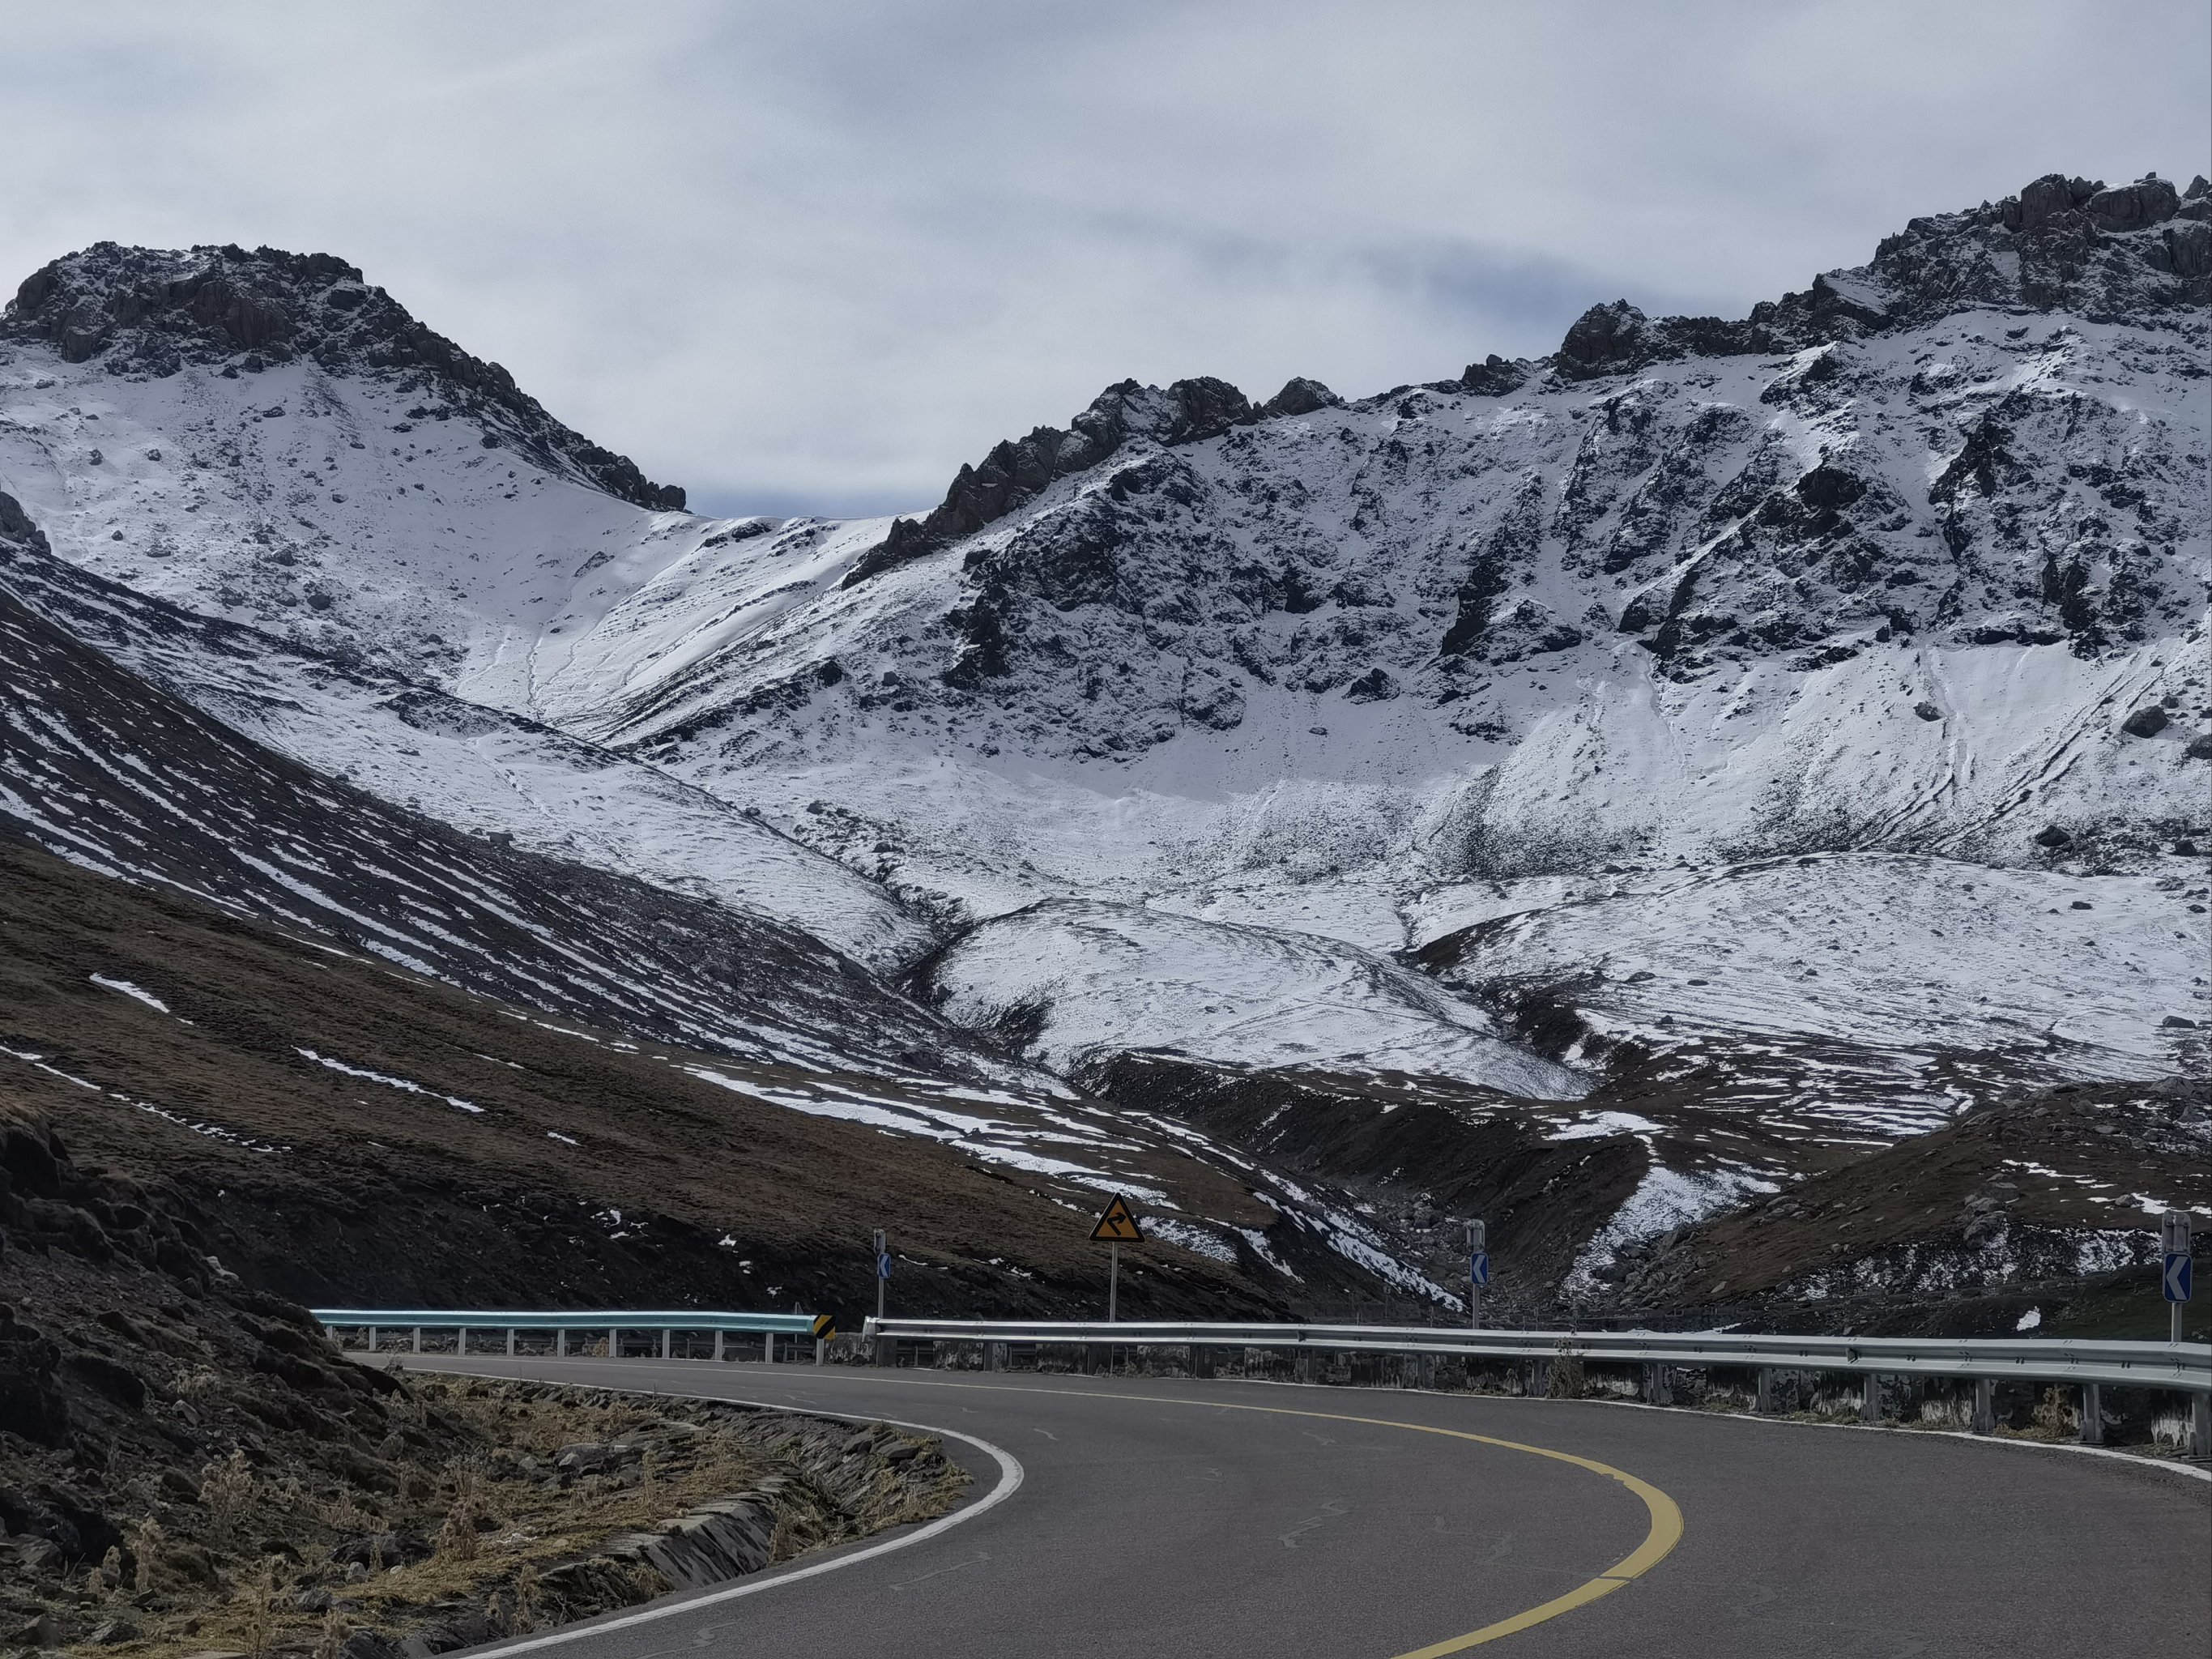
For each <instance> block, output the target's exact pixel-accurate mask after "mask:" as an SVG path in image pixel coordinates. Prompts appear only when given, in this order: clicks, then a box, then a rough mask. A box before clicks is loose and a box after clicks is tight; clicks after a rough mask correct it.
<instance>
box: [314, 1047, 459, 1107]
mask: <svg viewBox="0 0 2212 1659" xmlns="http://www.w3.org/2000/svg"><path fill="white" fill-rule="evenodd" d="M295 1053H297V1054H299V1056H300V1058H301V1059H302V1060H312V1061H313V1063H314V1064H316V1065H318V1066H328V1067H329V1068H330V1069H331V1071H333V1072H342V1073H344V1074H345V1075H346V1076H348V1077H357V1078H359V1079H362V1081H363V1082H365V1083H379V1084H381V1085H384V1086H385V1087H386V1088H387V1089H398V1090H399V1091H402V1092H404V1093H406V1094H410V1095H422V1096H425V1097H428V1098H429V1099H431V1100H442V1101H444V1102H445V1103H446V1104H447V1105H448V1106H451V1107H453V1109H455V1110H456V1111H462V1112H471V1113H474V1114H475V1115H477V1116H479V1117H481V1116H482V1115H483V1107H481V1106H479V1105H477V1103H476V1102H474V1101H473V1100H463V1099H462V1098H461V1097H459V1095H449V1094H445V1093H442V1092H441V1091H438V1090H436V1089H426V1088H424V1087H423V1086H422V1085H421V1084H419V1083H410V1081H408V1079H405V1078H404V1077H393V1076H392V1074H391V1073H388V1072H374V1071H371V1070H370V1069H369V1068H368V1067H367V1066H349V1065H347V1064H346V1062H345V1061H343V1060H333V1059H331V1056H330V1055H328V1054H317V1053H316V1052H315V1051H314V1050H313V1048H300V1049H296V1050H295Z"/></svg>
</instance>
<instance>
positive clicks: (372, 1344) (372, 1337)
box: [368, 1325, 376, 1353]
mask: <svg viewBox="0 0 2212 1659" xmlns="http://www.w3.org/2000/svg"><path fill="white" fill-rule="evenodd" d="M368 1351H369V1352H371V1353H374V1352H376V1327H375V1326H374V1325H371V1326H370V1327H369V1328H368Z"/></svg>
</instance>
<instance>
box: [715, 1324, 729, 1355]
mask: <svg viewBox="0 0 2212 1659" xmlns="http://www.w3.org/2000/svg"><path fill="white" fill-rule="evenodd" d="M727 1335H729V1333H728V1332H727V1331H716V1332H715V1333H714V1358H717V1359H720V1358H721V1357H722V1346H723V1343H722V1339H723V1338H725V1337H726V1336H727Z"/></svg>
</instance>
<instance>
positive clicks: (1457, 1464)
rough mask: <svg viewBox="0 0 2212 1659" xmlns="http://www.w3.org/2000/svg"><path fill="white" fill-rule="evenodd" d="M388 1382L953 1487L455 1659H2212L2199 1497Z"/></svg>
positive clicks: (1560, 1415) (1230, 1399)
mask: <svg viewBox="0 0 2212 1659" xmlns="http://www.w3.org/2000/svg"><path fill="white" fill-rule="evenodd" d="M409 1364H410V1365H411V1366H414V1367H416V1368H418V1369H423V1370H429V1369H451V1370H468V1371H471V1372H473V1373H477V1374H479V1375H491V1376H534V1377H541V1378H544V1379H547V1380H556V1381H568V1382H575V1383H597V1384H602V1385H605V1386H610V1387H617V1388H629V1389H659V1390H664V1391H665V1392H668V1393H671V1394H684V1395H699V1396H702V1397H707V1398H722V1399H738V1400H750V1401H763V1402H767V1403H773V1404H777V1405H785V1406H790V1407H796V1408H799V1409H801V1410H810V1411H817V1412H823V1413H832V1414H836V1415H844V1416H860V1417H869V1418H887V1419H893V1420H896V1421H902V1422H907V1423H911V1424H915V1425H927V1426H928V1427H931V1428H933V1429H941V1430H944V1431H948V1433H950V1434H954V1435H962V1436H967V1437H970V1438H969V1440H967V1441H965V1442H963V1441H961V1440H957V1439H948V1441H947V1443H946V1449H947V1451H948V1452H949V1453H950V1454H951V1455H955V1456H957V1457H958V1458H959V1459H960V1461H961V1462H963V1463H964V1464H966V1465H967V1466H968V1467H969V1468H970V1469H971V1470H973V1471H974V1473H975V1476H976V1483H975V1488H974V1496H973V1497H971V1498H970V1499H969V1504H967V1505H966V1506H965V1507H964V1508H963V1509H962V1510H958V1511H956V1512H955V1516H953V1517H951V1519H950V1520H949V1522H938V1523H936V1524H935V1526H934V1527H933V1528H930V1529H928V1535H927V1536H924V1537H921V1538H919V1539H916V1540H915V1541H913V1542H911V1543H907V1544H902V1545H899V1547H890V1548H885V1547H884V1544H885V1543H886V1542H890V1543H897V1541H898V1538H899V1534H887V1535H886V1537H885V1539H884V1540H883V1541H875V1542H872V1543H870V1544H864V1545H855V1546H852V1547H848V1549H847V1550H846V1551H844V1552H842V1553H840V1556H836V1557H832V1558H829V1559H832V1560H837V1561H839V1563H840V1564H839V1565H835V1566H834V1567H829V1568H827V1569H826V1570H825V1568H824V1564H823V1559H822V1558H815V1557H810V1558H808V1559H806V1560H805V1561H802V1562H800V1563H798V1564H794V1565H793V1566H792V1567H788V1568H783V1569H779V1570H778V1571H775V1572H773V1573H763V1574H761V1575H759V1576H757V1577H755V1578H752V1579H748V1580H744V1581H742V1582H741V1583H740V1584H739V1585H737V1586H731V1587H725V1588H724V1589H721V1590H720V1591H708V1592H704V1593H703V1594H702V1595H695V1596H692V1597H690V1598H670V1599H669V1600H668V1601H665V1602H660V1603H655V1604H654V1605H653V1607H651V1608H648V1609H645V1610H642V1613H629V1614H627V1615H623V1616H621V1617H619V1618H617V1620H613V1621H600V1622H599V1623H598V1624H594V1625H588V1626H577V1627H574V1628H572V1629H570V1630H568V1631H565V1632H560V1633H558V1634H556V1635H554V1636H551V1637H538V1638H531V1639H529V1640H526V1641H519V1642H507V1643H501V1644H495V1645H493V1646H491V1647H487V1648H484V1649H482V1650H478V1651H480V1652H483V1653H494V1652H497V1653H517V1652H522V1651H535V1652H543V1653H544V1654H546V1655H548V1656H549V1659H553V1656H557V1659H661V1656H669V1655H673V1654H677V1653H683V1654H687V1655H688V1654H694V1653H697V1654H703V1655H709V1656H711V1655H715V1654H727V1655H731V1656H738V1655H743V1656H744V1659H782V1656H792V1659H797V1656H809V1659H813V1656H823V1655H842V1654H861V1653H868V1652H876V1651H881V1652H885V1653H902V1654H912V1655H921V1656H939V1655H944V1656H955V1655H957V1656H963V1659H967V1656H974V1659H990V1656H999V1655H1006V1656H1013V1655H1022V1656H1032V1655H1052V1656H1060V1655H1067V1656H1079V1655H1094V1654H1095V1655H1100V1656H1105V1655H1113V1656H1116V1659H1126V1656H1128V1655H1131V1654H1133V1653H1146V1654H1184V1653H1188V1654H1204V1655H1207V1656H1242V1655H1254V1656H1258V1655H1267V1656H1270V1659H1274V1656H1280V1655H1284V1654H1300V1655H1304V1654H1316V1655H1344V1656H1373V1659H1394V1656H1406V1655H1417V1654H1418V1655H1436V1654H1443V1653H1449V1652H1458V1651H1464V1650H1471V1649H1473V1648H1474V1647H1477V1646H1481V1647H1486V1648H1490V1649H1491V1650H1494V1651H1497V1652H1499V1653H1510V1654H1514V1655H1525V1656H1530V1659H1538V1656H1568V1655H1572V1656H1576V1659H1595V1656H1609V1655H1620V1656H1624V1659H1625V1656H1635V1659H1668V1656H1674V1655H1681V1656H1699V1659H1706V1656H1711V1659H1731V1656H1743V1659H1778V1656H1796V1655H1802V1656H1808V1659H1812V1656H1818V1659H1861V1656H1864V1659H1875V1656H1883V1659H1888V1656H1899V1659H1902V1656H1907V1655H1929V1656H1939V1655H1940V1656H1952V1655H1959V1656H1974V1659H1981V1656H1988V1659H1999V1656H2002V1659H2025V1656H2043V1655H2048V1656H2051V1659H2080V1656H2085V1655H2098V1654H2115V1655H2117V1654H2126V1655H2129V1656H2131V1659H2151V1656H2163V1655H2172V1656H2176V1659H2203V1656H2204V1655H2205V1654H2206V1653H2208V1652H2212V1482H2206V1481H2202V1480H2191V1479H2188V1478H2187V1477H2185V1476H2183V1475H2179V1474H2172V1473H2168V1472H2165V1471H2160V1470H2157V1469H2152V1468H2142V1467H2138V1466H2136V1465H2134V1464H2131V1463H2129V1462H2123V1461H2120V1460H2115V1459H2110V1458H2096V1457H2087V1456H2081V1455H2068V1454H2065V1453H2062V1452H2049V1451H2040V1450H2028V1449H2020V1448H2016V1447H2012V1446H2004V1445H1992V1444H1989V1443H1976V1442H1972V1441H1968V1440H1965V1439H1958V1438H1949V1437H1932V1436H1923V1435H1905V1434H1899V1433H1881V1432H1861V1431H1844V1430H1829V1429H1819V1428H1811V1427H1804V1426H1800V1425H1789V1424H1775V1423H1760V1422H1755V1421H1747V1420H1744V1419H1732V1418H1722V1417H1705V1416H1699V1415H1695V1414H1692V1413H1680V1412H1652V1411H1642V1410H1635V1409H1626V1408H1620V1407H1604V1406H1596V1405H1587V1404H1577V1403H1571V1402H1566V1401H1541V1400H1510V1399H1492V1398H1483V1397H1466V1396H1454V1395H1423V1394H1413V1393H1400V1392H1395V1391H1379V1390H1366V1389H1328V1388H1297V1387H1287V1386H1281V1385H1272V1386H1271V1385H1267V1384H1260V1383H1233V1382H1211V1383H1198V1382H1190V1381H1175V1382H1161V1381H1149V1380H1135V1379H1123V1378H1105V1377H1040V1376H1024V1375H1021V1374H1015V1375H1011V1376H1009V1375H998V1376H989V1375H981V1374H975V1373H947V1372H936V1371H898V1372H884V1371H876V1370H864V1369H857V1368H854V1369H848V1368H844V1367H829V1368H826V1369H823V1370H817V1369H815V1368H814V1367H811V1366H806V1365H778V1366H773V1367H771V1366H763V1365H760V1364H722V1365H715V1364H711V1363H709V1362H704V1361H681V1360H678V1361H651V1360H623V1361H621V1362H619V1363H617V1364H610V1363H608V1362H606V1361H605V1360H599V1361H593V1360H588V1359H583V1360H580V1359H568V1360H530V1359H517V1360H504V1359H496V1358H484V1357H480V1356H471V1358H469V1359H468V1360H467V1361H466V1362H465V1364H464V1363H462V1362H458V1361H455V1360H453V1359H451V1358H447V1359H445V1360H440V1359H438V1358H432V1357H424V1358H419V1359H417V1358H413V1357H410V1359H409ZM1009 1467H1011V1468H1012V1469H1013V1470H1015V1471H1016V1472H1015V1473H1012V1474H1010V1473H1009ZM994 1493H997V1494H1000V1497H999V1498H998V1501H996V1502H992V1501H990V1500H991V1499H992V1498H993V1495H994ZM905 1530H906V1531H907V1532H908V1534H911V1533H913V1532H915V1531H918V1530H921V1529H918V1528H908V1529H905ZM841 1558H842V1559H841ZM733 1591H734V1592H735V1593H734V1594H733V1593H732V1592H733ZM1561 1604H1565V1605H1564V1606H1563V1605H1561ZM1468 1638H1475V1639H1474V1640H1469V1639H1468ZM1493 1644H1494V1645H1493Z"/></svg>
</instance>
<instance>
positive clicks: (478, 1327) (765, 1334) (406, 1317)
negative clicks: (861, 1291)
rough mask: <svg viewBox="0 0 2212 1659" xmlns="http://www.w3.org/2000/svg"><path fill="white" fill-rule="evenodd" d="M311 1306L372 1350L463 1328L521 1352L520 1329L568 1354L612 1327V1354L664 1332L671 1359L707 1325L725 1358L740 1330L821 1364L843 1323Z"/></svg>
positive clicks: (652, 1313)
mask: <svg viewBox="0 0 2212 1659" xmlns="http://www.w3.org/2000/svg"><path fill="white" fill-rule="evenodd" d="M307 1311H308V1312H309V1313H311V1314H313V1315H314V1316H315V1318H316V1319H317V1320H318V1321H319V1322H320V1323H321V1325H322V1327H323V1328H324V1329H325V1330H327V1331H329V1332H331V1334H332V1335H333V1336H336V1335H337V1333H338V1332H340V1331H342V1330H362V1331H366V1332H367V1333H368V1346H369V1347H370V1349H371V1350H372V1351H374V1349H375V1348H376V1347H377V1346H378V1336H379V1334H380V1333H381V1332H385V1331H392V1330H399V1331H405V1332H407V1333H408V1334H409V1339H410V1351H411V1352H416V1353H421V1352H422V1351H423V1350H422V1333H423V1332H425V1331H453V1332H455V1333H457V1338H456V1345H457V1346H459V1349H460V1350H461V1352H464V1353H465V1352H468V1340H469V1333H470V1332H471V1331H502V1332H504V1333H505V1334H506V1337H507V1352H508V1353H510V1354H511V1353H513V1352H515V1337H516V1334H518V1333H520V1332H522V1331H550V1332H552V1333H553V1335H554V1351H555V1352H556V1354H559V1355H562V1356H563V1357H565V1356H566V1355H567V1354H568V1333H569V1332H571V1331H591V1332H593V1333H598V1332H601V1331H604V1332H605V1333H606V1339H607V1352H608V1354H609V1355H610V1356H613V1355H617V1354H619V1353H620V1352H622V1334H623V1332H624V1331H658V1332H659V1334H660V1357H661V1358H664V1359H665V1358H670V1357H671V1350H672V1348H673V1346H674V1344H673V1341H672V1338H673V1336H674V1334H675V1333H676V1332H678V1331H685V1332H691V1331H703V1332H711V1333H712V1334H713V1335H714V1358H717V1359H720V1358H723V1357H724V1353H723V1350H724V1339H725V1338H726V1337H728V1336H730V1335H732V1334H750V1335H757V1336H760V1337H762V1338H763V1339H764V1340H765V1351H766V1353H767V1356H768V1358H770V1359H773V1358H775V1339H776V1338H777V1337H779V1336H786V1337H789V1338H792V1339H793V1340H811V1341H812V1342H813V1343H814V1358H815V1363H816V1364H820V1363H821V1362H822V1359H823V1347H824V1346H826V1345H827V1343H828V1341H829V1338H831V1337H833V1336H835V1335H836V1334H837V1329H836V1322H834V1321H833V1320H832V1319H831V1318H830V1316H829V1315H828V1314H772V1313H728V1312H719V1311H710V1310H704V1309H699V1308H660V1309H638V1308H592V1309H580V1310H576V1311H574V1312H568V1311H562V1310H555V1311H553V1312H538V1311H533V1312H526V1311H524V1310H520V1309H505V1310H501V1309H487V1308H466V1309H463V1308H310V1309H308V1310H307Z"/></svg>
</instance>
